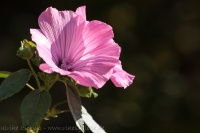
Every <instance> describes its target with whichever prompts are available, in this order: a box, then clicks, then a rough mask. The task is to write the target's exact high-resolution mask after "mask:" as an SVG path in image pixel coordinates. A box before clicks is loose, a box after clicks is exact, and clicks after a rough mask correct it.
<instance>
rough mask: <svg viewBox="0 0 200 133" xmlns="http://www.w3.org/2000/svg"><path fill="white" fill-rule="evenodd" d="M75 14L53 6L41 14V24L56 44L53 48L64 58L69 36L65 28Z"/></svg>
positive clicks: (45, 33)
mask: <svg viewBox="0 0 200 133" xmlns="http://www.w3.org/2000/svg"><path fill="white" fill-rule="evenodd" d="M75 16H77V15H76V14H75V13H74V12H73V11H58V10H57V9H55V8H52V7H49V8H47V9H46V10H45V11H44V12H42V13H41V15H40V16H39V19H38V23H39V26H40V28H41V30H42V32H43V34H44V35H45V36H46V38H47V39H48V40H49V41H50V43H51V44H54V45H52V49H51V50H52V51H55V53H56V54H57V55H56V56H58V58H62V57H63V56H64V53H65V49H64V48H63V44H65V42H66V39H67V38H66V35H65V34H64V33H63V29H64V27H65V26H66V24H67V23H68V22H69V21H70V20H71V18H73V17H75Z"/></svg>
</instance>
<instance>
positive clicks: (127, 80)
mask: <svg viewBox="0 0 200 133" xmlns="http://www.w3.org/2000/svg"><path fill="white" fill-rule="evenodd" d="M134 78H135V76H133V75H131V74H129V73H127V72H126V71H124V70H123V69H122V66H121V65H117V66H115V67H114V69H113V74H112V76H111V77H110V79H111V81H112V82H113V84H114V85H115V86H116V87H124V89H125V88H126V87H128V86H129V85H131V84H132V82H133V79H134Z"/></svg>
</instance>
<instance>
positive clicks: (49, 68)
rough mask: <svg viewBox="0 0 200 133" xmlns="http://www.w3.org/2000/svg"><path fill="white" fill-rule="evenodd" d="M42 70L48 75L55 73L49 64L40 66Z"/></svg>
mask: <svg viewBox="0 0 200 133" xmlns="http://www.w3.org/2000/svg"><path fill="white" fill-rule="evenodd" d="M39 68H40V70H42V71H44V72H46V73H53V72H54V71H53V70H52V67H50V66H49V65H48V64H45V63H44V64H40V66H39Z"/></svg>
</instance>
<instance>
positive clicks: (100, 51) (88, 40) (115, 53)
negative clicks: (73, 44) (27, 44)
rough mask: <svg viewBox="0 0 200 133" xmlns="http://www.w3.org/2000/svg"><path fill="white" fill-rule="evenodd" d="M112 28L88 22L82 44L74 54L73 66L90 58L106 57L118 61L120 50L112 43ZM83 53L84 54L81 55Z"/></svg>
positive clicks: (103, 24) (97, 22)
mask: <svg viewBox="0 0 200 133" xmlns="http://www.w3.org/2000/svg"><path fill="white" fill-rule="evenodd" d="M113 36H114V35H113V32H112V27H110V26H109V25H107V24H105V23H103V22H100V21H96V20H95V21H91V22H89V23H88V24H87V25H86V27H85V28H84V31H83V40H84V44H83V45H79V47H78V48H76V49H75V51H74V52H73V53H74V55H73V56H74V62H75V64H74V66H75V67H76V66H77V64H78V63H79V62H81V61H82V60H83V61H84V60H85V59H87V58H89V57H90V56H94V55H95V56H101V55H104V56H107V58H109V57H112V58H117V59H119V56H120V51H121V48H120V47H119V45H117V44H116V43H115V42H114V41H113V39H112V38H113ZM83 52H84V53H83Z"/></svg>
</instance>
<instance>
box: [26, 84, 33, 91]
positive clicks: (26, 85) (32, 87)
mask: <svg viewBox="0 0 200 133" xmlns="http://www.w3.org/2000/svg"><path fill="white" fill-rule="evenodd" d="M26 86H28V87H29V88H30V89H31V90H35V89H34V88H33V87H32V86H31V85H29V84H28V83H27V84H26Z"/></svg>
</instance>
